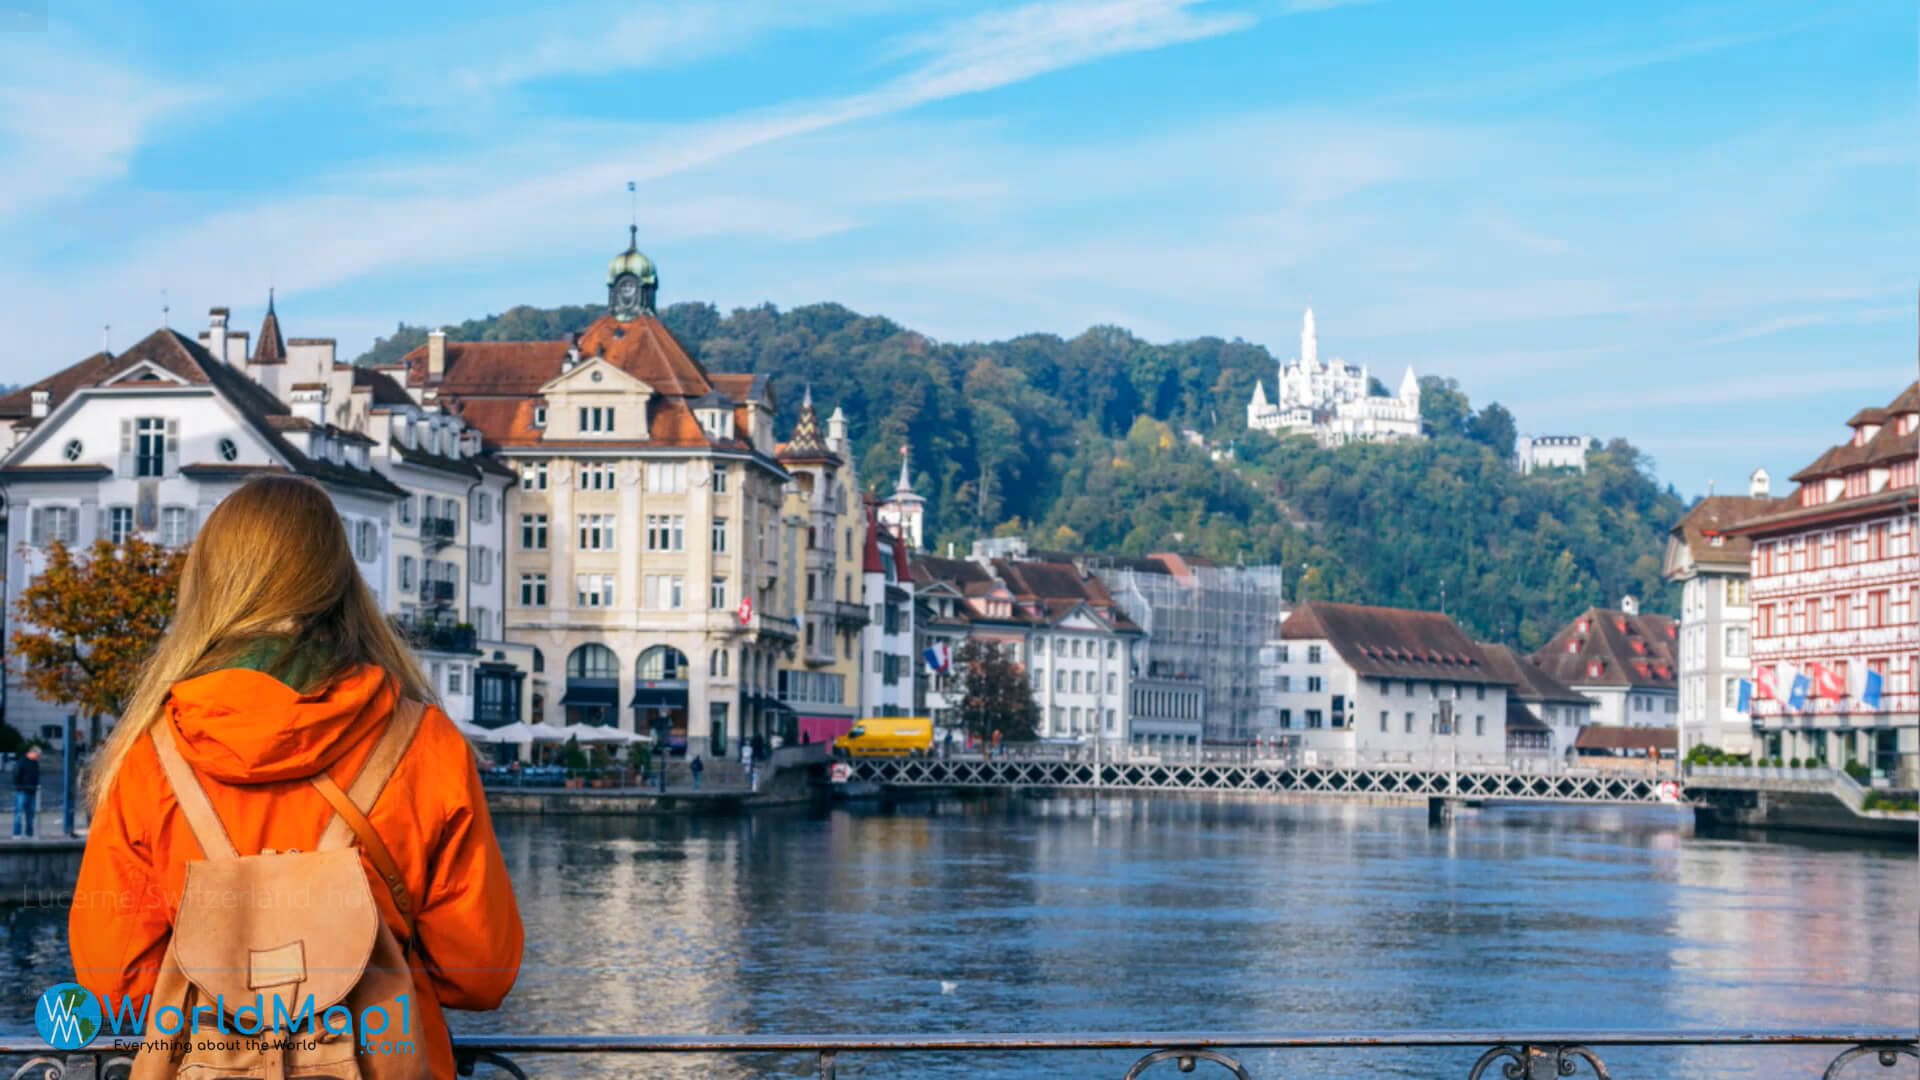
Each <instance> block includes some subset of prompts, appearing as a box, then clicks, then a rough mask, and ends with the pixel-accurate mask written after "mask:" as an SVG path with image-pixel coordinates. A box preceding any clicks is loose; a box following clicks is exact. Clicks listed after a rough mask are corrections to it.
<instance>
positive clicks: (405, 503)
mask: <svg viewBox="0 0 1920 1080" xmlns="http://www.w3.org/2000/svg"><path fill="white" fill-rule="evenodd" d="M400 524H402V525H411V524H413V496H411V495H409V496H407V497H406V498H404V499H401V500H400Z"/></svg>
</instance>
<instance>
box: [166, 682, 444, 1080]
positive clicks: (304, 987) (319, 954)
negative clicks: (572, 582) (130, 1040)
mask: <svg viewBox="0 0 1920 1080" xmlns="http://www.w3.org/2000/svg"><path fill="white" fill-rule="evenodd" d="M422 711H423V706H422V705H421V704H420V703H419V702H414V701H408V702H403V703H401V704H400V706H399V707H397V708H396V709H395V710H394V714H393V719H392V720H391V721H389V722H388V724H387V730H386V731H385V732H384V733H382V735H381V736H380V740H379V742H377V743H375V744H374V748H373V752H372V753H371V754H369V755H368V757H367V760H366V763H365V764H364V765H362V766H361V768H360V772H359V775H357V776H355V777H354V780H353V784H352V786H351V788H350V789H349V790H347V791H342V790H341V789H340V785H338V784H336V783H334V781H333V779H332V778H331V777H329V776H328V775H327V774H326V773H324V772H323V773H320V774H318V775H316V776H314V777H313V779H312V783H313V786H314V787H315V788H317V789H318V790H319V791H320V794H322V795H324V796H325V797H326V799H327V802H329V803H330V804H332V806H333V809H334V815H333V817H332V818H330V819H329V820H328V822H327V825H326V828H325V830H324V831H322V832H321V834H320V838H319V842H318V843H317V844H316V845H315V846H314V850H312V851H304V852H303V851H284V852H276V851H271V850H269V851H262V852H260V853H259V854H258V855H241V854H239V853H238V852H236V851H235V850H234V848H233V842H232V841H231V840H230V839H229V838H228V837H227V832H226V829H225V828H223V827H222V826H221V824H220V819H219V817H218V815H216V814H215V813H214V810H213V806H212V804H210V803H209V802H208V801H207V794H206V791H205V790H204V789H203V788H201V786H200V780H199V777H198V776H196V775H195V774H194V771H193V767H192V766H191V765H188V764H187V762H186V760H185V759H184V758H182V757H181V756H180V751H179V749H178V748H177V747H175V746H174V744H173V733H172V731H171V730H170V729H169V728H168V726H167V725H166V724H165V723H160V724H156V725H154V728H153V735H152V738H153V746H154V749H155V751H157V752H158V753H159V755H160V765H161V767H162V769H164V770H165V772H166V776H167V782H168V783H169V784H170V785H172V787H173V792H174V796H175V797H176V798H177V799H178V800H179V802H180V812H181V814H182V815H184V816H185V818H186V820H187V824H188V826H189V827H191V828H192V829H193V835H194V838H195V839H197V840H198V841H199V842H200V849H201V850H202V851H203V852H205V853H206V856H207V857H206V858H205V859H204V860H202V861H199V862H191V863H188V864H187V881H186V886H185V888H184V889H183V890H182V891H181V896H180V906H179V910H178V912H177V913H176V915H175V917H174V921H173V937H172V940H171V942H170V943H169V944H168V946H167V953H166V958H165V960H163V961H162V962H161V966H160V974H159V979H158V982H157V983H156V984H155V986H154V991H153V998H152V1000H151V1001H150V1002H149V1005H148V1013H147V1035H146V1038H145V1040H144V1041H143V1042H142V1043H141V1048H140V1051H139V1053H137V1054H136V1055H135V1057H134V1062H133V1072H132V1080H158V1078H161V1077H174V1076H178V1077H182V1078H185V1080H213V1078H216V1077H217V1078H219V1080H235V1078H241V1077H247V1078H252V1077H258V1078H261V1080H286V1078H301V1077H315V1078H319V1077H326V1078H335V1080H387V1078H394V1080H401V1078H405V1080H412V1078H415V1077H426V1076H429V1075H430V1069H429V1064H428V1063H429V1055H428V1050H427V1047H426V1046H425V1045H424V1042H423V1032H422V1031H421V1026H420V1003H419V1000H418V996H417V991H416V990H415V989H414V985H413V974H412V972H411V971H410V970H409V968H408V965H407V958H408V956H409V955H410V954H411V952H412V944H413V934H414V910H413V901H412V898H411V897H410V896H409V895H408V890H407V887H406V884H405V882H404V881H403V880H402V878H401V876H400V868H399V866H398V865H396V864H395V863H394V861H393V855H392V853H391V852H389V851H388V850H387V846H386V844H385V843H384V842H383V841H382V840H381V839H380V836H379V834H378V833H376V832H374V830H373V825H372V823H371V822H369V821H368V820H367V816H366V812H367V811H368V810H371V809H372V808H373V804H374V801H375V800H376V799H378V798H379V797H380V791H381V789H382V788H384V787H385V786H386V783H387V779H388V777H390V776H392V775H393V770H394V766H396V765H397V764H399V761H400V756H401V755H402V754H404V753H405V752H406V749H407V745H408V743H410V742H411V741H412V740H413V734H414V732H415V730H417V729H418V728H419V726H420V716H421V713H422ZM356 837H357V838H358V839H359V841H360V845H361V847H362V848H364V849H365V851H366V854H367V857H368V858H369V859H370V860H371V861H372V863H373V865H374V867H375V869H377V870H378V871H379V872H380V875H381V876H382V877H383V878H385V879H386V883H387V887H388V888H389V889H391V890H392V892H393V900H394V903H395V904H396V905H397V906H398V907H399V909H400V914H401V916H402V917H403V918H404V919H405V920H406V924H407V942H406V944H405V945H404V946H403V945H402V943H401V942H398V941H396V940H394V936H393V933H392V931H390V930H388V929H387V925H386V923H385V922H384V921H383V920H382V919H381V918H380V909H379V908H378V907H377V906H376V905H375V904H374V902H373V892H372V890H371V889H370V888H369V887H368V885H367V875H366V873H365V872H364V871H363V870H362V868H361V864H360V853H359V852H358V851H356V850H355V849H354V848H352V847H350V846H349V843H350V841H351V840H352V839H353V838H356ZM169 1010H177V1011H169ZM309 1010H310V1012H309ZM309 1016H310V1017H311V1019H309ZM176 1018H179V1021H178V1023H177V1025H176V1023H175V1022H174V1021H175V1019H176ZM196 1026H197V1028H198V1030H194V1028H195V1027H196ZM222 1029H224V1030H222ZM248 1029H251V1030H252V1031H253V1032H254V1034H248V1033H247V1032H248ZM403 1029H404V1030H403Z"/></svg>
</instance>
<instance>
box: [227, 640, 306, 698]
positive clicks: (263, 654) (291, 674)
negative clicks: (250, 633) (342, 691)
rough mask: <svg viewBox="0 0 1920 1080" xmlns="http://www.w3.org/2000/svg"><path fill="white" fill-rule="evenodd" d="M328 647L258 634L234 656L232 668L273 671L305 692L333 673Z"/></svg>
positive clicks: (278, 677) (284, 680) (272, 672)
mask: <svg viewBox="0 0 1920 1080" xmlns="http://www.w3.org/2000/svg"><path fill="white" fill-rule="evenodd" d="M327 661H328V657H327V653H326V650H325V649H324V648H322V647H321V646H320V645H319V644H318V643H316V642H312V641H296V640H295V639H293V638H291V637H262V638H255V639H254V640H253V642H252V643H251V644H249V645H248V646H247V647H246V648H245V649H242V650H241V651H240V653H239V654H238V655H236V656H235V657H234V658H233V659H232V660H229V661H227V666H228V667H229V668H246V669H247V670H249V671H258V672H262V673H264V674H267V675H271V676H273V677H274V678H276V679H279V680H280V681H281V682H283V683H286V684H287V685H288V686H289V687H292V688H293V689H295V690H298V691H301V692H303V693H304V692H306V691H309V690H311V689H312V688H313V686H314V685H315V684H316V683H318V682H319V681H320V680H321V679H322V678H323V677H325V676H326V675H329V674H331V672H330V671H329V670H328V669H329V666H330V665H329V664H328V662H327Z"/></svg>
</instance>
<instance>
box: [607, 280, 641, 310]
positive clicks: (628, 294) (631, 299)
mask: <svg viewBox="0 0 1920 1080" xmlns="http://www.w3.org/2000/svg"><path fill="white" fill-rule="evenodd" d="M613 301H614V304H615V306H617V307H621V308H624V309H626V310H629V311H631V310H633V309H635V308H637V307H639V306H640V281H639V279H638V278H635V277H632V276H631V275H628V276H623V277H621V279H620V280H619V281H617V282H615V283H614V286H613Z"/></svg>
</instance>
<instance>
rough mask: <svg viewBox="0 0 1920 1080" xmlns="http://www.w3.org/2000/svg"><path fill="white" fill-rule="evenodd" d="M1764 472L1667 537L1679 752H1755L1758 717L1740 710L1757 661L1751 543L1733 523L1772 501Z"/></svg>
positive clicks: (1711, 499) (1696, 510) (1704, 503)
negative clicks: (1676, 587)
mask: <svg viewBox="0 0 1920 1080" xmlns="http://www.w3.org/2000/svg"><path fill="white" fill-rule="evenodd" d="M1772 504H1773V500H1772V499H1771V498H1770V497H1769V495H1768V480H1767V474H1766V471H1765V470H1758V471H1756V472H1755V473H1754V475H1753V479H1752V482H1751V485H1750V490H1749V493H1748V494H1747V495H1745V496H1738V495H1710V496H1708V497H1707V498H1705V499H1702V500H1701V501H1700V502H1698V503H1696V504H1695V505H1694V507H1693V508H1692V509H1691V510H1689V511H1687V514H1686V516H1685V517H1683V518H1681V519H1680V521H1679V522H1678V523H1676V524H1675V525H1674V527H1673V530H1672V531H1671V533H1669V535H1668V537H1667V551H1666V557H1665V561H1664V565H1663V566H1662V573H1663V574H1664V576H1665V577H1666V579H1667V580H1668V581H1678V582H1680V583H1681V584H1680V649H1679V653H1680V656H1679V672H1680V686H1679V692H1680V711H1679V724H1678V726H1679V728H1680V733H1679V740H1678V743H1677V746H1678V749H1679V752H1680V753H1681V754H1683V755H1684V754H1686V753H1687V752H1688V751H1690V750H1692V748H1693V747H1695V746H1711V747H1717V748H1719V749H1721V750H1724V751H1726V752H1727V753H1730V754H1748V753H1751V752H1753V748H1754V739H1753V720H1752V718H1751V717H1750V716H1749V715H1748V713H1747V712H1746V711H1744V710H1743V709H1742V708H1741V703H1740V682H1741V680H1743V679H1745V678H1747V677H1748V674H1749V673H1750V671H1751V665H1752V663H1753V661H1752V637H1751V635H1752V622H1753V605H1752V600H1751V590H1750V588H1749V581H1748V572H1749V568H1750V562H1751V558H1752V547H1753V545H1752V541H1750V540H1748V539H1747V538H1746V537H1744V536H1740V535H1737V534H1730V533H1729V531H1728V530H1729V529H1731V528H1732V527H1734V526H1736V525H1738V524H1739V523H1740V522H1742V521H1744V520H1746V519H1748V518H1751V517H1755V516H1758V515H1759V514H1762V513H1764V512H1766V511H1767V509H1768V508H1769V507H1770V506H1772Z"/></svg>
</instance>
